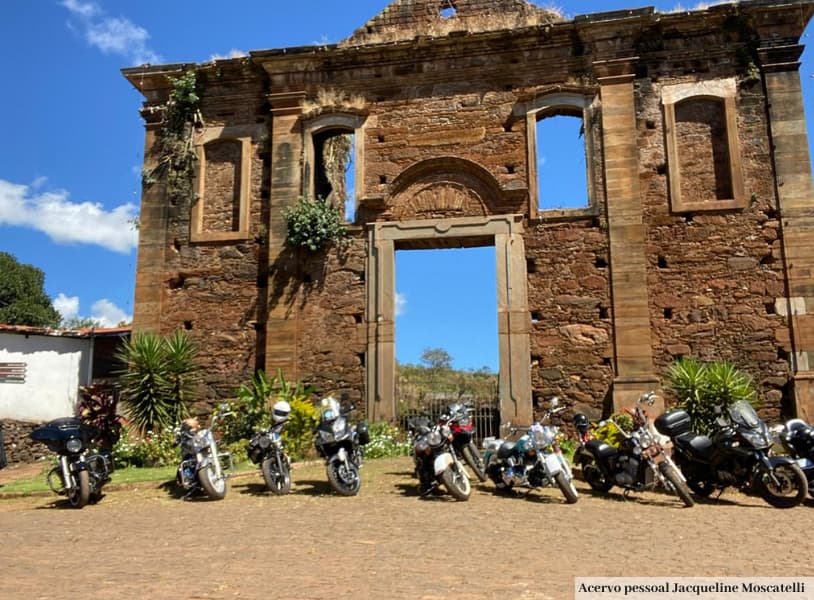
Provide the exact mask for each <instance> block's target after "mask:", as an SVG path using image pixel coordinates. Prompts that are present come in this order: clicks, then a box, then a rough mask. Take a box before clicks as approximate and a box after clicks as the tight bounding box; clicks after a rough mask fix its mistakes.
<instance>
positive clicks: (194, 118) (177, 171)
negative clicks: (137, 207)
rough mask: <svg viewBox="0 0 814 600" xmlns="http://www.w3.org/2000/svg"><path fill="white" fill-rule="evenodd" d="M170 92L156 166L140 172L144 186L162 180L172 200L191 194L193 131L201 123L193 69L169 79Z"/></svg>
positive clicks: (188, 196)
mask: <svg viewBox="0 0 814 600" xmlns="http://www.w3.org/2000/svg"><path fill="white" fill-rule="evenodd" d="M170 83H171V84H172V91H171V92H170V97H169V100H168V101H167V103H166V105H165V106H164V122H163V127H162V129H161V132H160V134H159V136H158V140H157V143H156V147H155V150H154V155H155V156H154V157H155V166H154V167H153V168H151V169H147V170H145V171H144V172H143V174H142V176H143V181H144V185H145V186H148V185H152V184H154V183H157V182H159V181H163V182H164V183H165V184H166V186H167V194H168V196H169V198H170V200H171V201H173V202H176V203H180V202H182V201H184V200H192V199H193V197H194V190H193V180H194V177H195V163H196V162H197V160H198V156H197V155H196V153H195V145H194V143H193V134H194V132H195V128H196V127H198V126H202V125H203V117H202V116H201V111H200V101H201V96H200V90H199V85H198V80H197V77H196V75H195V71H187V72H186V73H185V74H184V75H183V76H181V77H178V78H172V77H171V78H170Z"/></svg>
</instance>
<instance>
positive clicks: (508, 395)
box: [495, 223, 534, 425]
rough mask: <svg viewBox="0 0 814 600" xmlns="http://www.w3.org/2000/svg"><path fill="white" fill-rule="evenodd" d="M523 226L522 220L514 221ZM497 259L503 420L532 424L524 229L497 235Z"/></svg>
mask: <svg viewBox="0 0 814 600" xmlns="http://www.w3.org/2000/svg"><path fill="white" fill-rule="evenodd" d="M512 225H513V226H514V227H516V228H522V223H513V224H512ZM495 257H496V259H497V338H498V347H499V349H500V378H499V381H498V394H499V396H500V420H501V422H503V423H507V422H511V423H513V424H517V425H531V423H532V421H533V420H534V414H533V411H534V406H533V402H532V400H531V342H530V341H529V322H530V317H529V309H528V290H527V285H528V274H527V271H526V268H527V267H526V252H525V243H524V242H523V235H522V232H518V231H514V230H513V231H512V232H510V233H498V234H496V235H495Z"/></svg>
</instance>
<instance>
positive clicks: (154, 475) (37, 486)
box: [0, 461, 257, 497]
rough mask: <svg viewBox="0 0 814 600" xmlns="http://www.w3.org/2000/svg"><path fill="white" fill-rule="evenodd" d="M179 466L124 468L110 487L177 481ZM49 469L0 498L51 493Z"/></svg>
mask: <svg viewBox="0 0 814 600" xmlns="http://www.w3.org/2000/svg"><path fill="white" fill-rule="evenodd" d="M177 468H178V467H177V465H170V466H167V467H124V468H122V469H117V470H115V471H113V475H112V476H111V481H110V483H109V484H108V485H129V484H137V483H155V482H161V481H171V480H173V479H175V470H176V469H177ZM256 468H257V467H256V466H255V465H253V464H252V463H250V462H249V461H246V462H242V463H238V464H236V465H235V468H234V471H231V472H232V473H240V472H243V471H251V470H255V469H256ZM46 475H47V468H43V471H42V473H41V474H40V475H37V476H36V477H28V478H25V479H18V480H16V481H12V482H10V483H8V484H6V485H3V486H2V487H0V497H2V496H3V494H15V495H16V494H37V493H40V492H48V493H51V489H50V488H49V487H48V482H47V481H46Z"/></svg>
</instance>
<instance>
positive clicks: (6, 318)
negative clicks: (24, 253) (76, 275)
mask: <svg viewBox="0 0 814 600" xmlns="http://www.w3.org/2000/svg"><path fill="white" fill-rule="evenodd" d="M44 284H45V274H44V273H43V272H42V271H41V270H40V269H38V268H36V267H34V266H32V265H24V264H21V263H19V262H18V261H17V259H16V258H15V257H14V256H12V255H11V254H8V253H7V252H0V323H3V324H6V325H31V326H34V327H57V326H58V325H59V322H60V320H61V317H60V314H59V312H58V311H57V310H56V309H55V308H54V306H53V304H51V299H50V298H49V297H48V295H47V294H46V293H45V289H44Z"/></svg>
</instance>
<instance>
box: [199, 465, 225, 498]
mask: <svg viewBox="0 0 814 600" xmlns="http://www.w3.org/2000/svg"><path fill="white" fill-rule="evenodd" d="M198 481H199V482H200V484H201V487H202V488H203V489H204V492H206V495H207V496H209V497H210V498H212V500H223V499H224V498H225V497H226V477H224V476H223V475H221V476H220V477H218V475H217V473H216V472H215V465H213V464H209V465H207V466H206V467H204V468H203V469H201V470H200V471H198Z"/></svg>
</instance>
